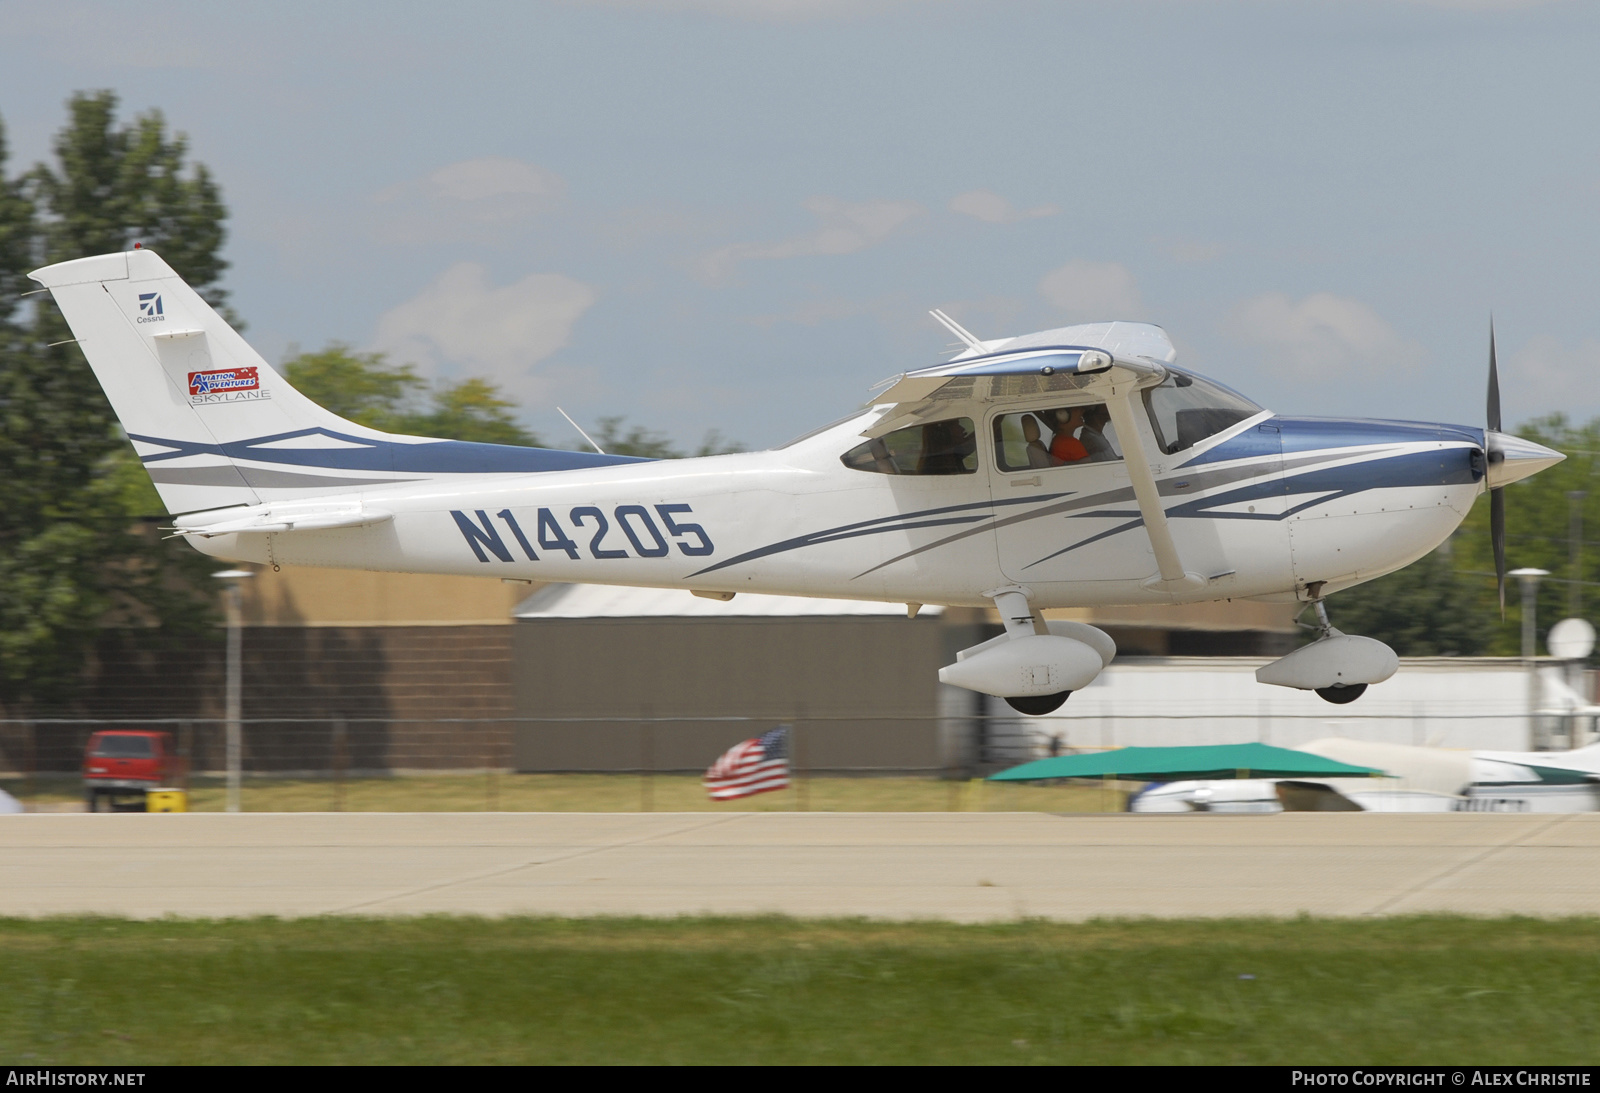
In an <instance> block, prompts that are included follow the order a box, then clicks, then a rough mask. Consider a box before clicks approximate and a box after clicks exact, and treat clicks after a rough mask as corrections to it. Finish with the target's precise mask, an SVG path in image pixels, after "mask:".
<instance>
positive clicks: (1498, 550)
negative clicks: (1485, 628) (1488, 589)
mask: <svg viewBox="0 0 1600 1093" xmlns="http://www.w3.org/2000/svg"><path fill="white" fill-rule="evenodd" d="M1504 493H1505V490H1504V489H1498V490H1490V491H1489V536H1490V538H1491V539H1493V540H1494V579H1495V584H1496V585H1498V586H1499V589H1500V621H1501V622H1505V621H1506V499H1505V497H1504Z"/></svg>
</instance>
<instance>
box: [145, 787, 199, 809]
mask: <svg viewBox="0 0 1600 1093" xmlns="http://www.w3.org/2000/svg"><path fill="white" fill-rule="evenodd" d="M144 810H145V811H146V812H188V811H189V795H188V794H187V793H185V792H184V791H183V790H181V789H150V790H146V791H145V795H144Z"/></svg>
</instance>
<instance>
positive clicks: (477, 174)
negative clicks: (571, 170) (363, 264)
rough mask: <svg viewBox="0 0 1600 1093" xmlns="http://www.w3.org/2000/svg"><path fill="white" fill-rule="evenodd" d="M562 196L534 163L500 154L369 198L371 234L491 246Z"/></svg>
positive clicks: (557, 181) (554, 180)
mask: <svg viewBox="0 0 1600 1093" xmlns="http://www.w3.org/2000/svg"><path fill="white" fill-rule="evenodd" d="M565 192H566V184H565V183H564V182H563V181H562V180H561V176H560V175H558V174H556V173H555V172H554V171H550V170H547V169H545V168H543V167H540V166H538V165H537V164H533V163H525V162H523V161H522V160H517V159H505V158H503V157H500V156H486V157H484V158H482V159H468V160H463V161H461V162H460V163H451V164H449V165H447V166H444V167H440V168H439V169H438V170H437V171H434V172H432V173H431V174H428V175H425V176H423V177H422V178H418V179H412V180H411V181H409V182H401V183H399V184H397V185H394V186H390V187H388V188H387V189H384V190H381V191H379V192H378V193H377V194H376V195H374V197H373V201H374V202H375V203H376V204H377V205H378V207H379V222H378V231H377V234H378V236H379V238H381V239H384V240H386V241H388V242H397V243H426V242H433V241H437V240H455V239H461V238H464V237H465V238H472V239H480V240H486V241H491V242H492V241H494V240H495V239H497V238H499V237H500V236H501V235H503V233H504V232H505V231H506V230H507V229H510V228H513V227H516V226H517V225H518V224H522V223H524V222H526V221H528V220H531V219H532V218H533V217H535V216H537V215H539V214H540V213H543V212H547V211H549V210H550V209H552V208H554V207H555V206H556V205H558V204H559V203H560V202H561V198H562V196H563V195H564V194H565Z"/></svg>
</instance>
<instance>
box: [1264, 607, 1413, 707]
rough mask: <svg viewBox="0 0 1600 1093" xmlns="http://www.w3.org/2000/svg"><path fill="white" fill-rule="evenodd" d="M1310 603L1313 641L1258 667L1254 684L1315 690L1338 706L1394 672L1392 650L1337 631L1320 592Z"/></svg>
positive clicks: (1397, 660) (1395, 664) (1396, 663)
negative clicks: (1314, 620)
mask: <svg viewBox="0 0 1600 1093" xmlns="http://www.w3.org/2000/svg"><path fill="white" fill-rule="evenodd" d="M1316 591H1318V592H1320V591H1321V589H1320V588H1317V589H1316ZM1311 606H1312V607H1313V608H1315V609H1316V613H1317V625H1316V627H1315V629H1316V630H1317V632H1318V634H1319V636H1318V638H1317V640H1316V641H1314V642H1312V643H1311V644H1310V645H1307V646H1305V647H1304V648H1300V649H1296V650H1295V651H1294V652H1292V653H1290V654H1289V655H1288V656H1286V657H1282V658H1280V659H1278V660H1275V661H1273V662H1272V663H1271V664H1268V665H1265V666H1264V667H1261V668H1258V669H1257V670H1256V681H1257V682H1258V683H1271V684H1273V685H1275V686H1279V687H1293V688H1295V689H1296V690H1301V691H1315V692H1317V695H1318V697H1320V698H1322V699H1323V700H1324V701H1327V702H1332V703H1334V704H1335V705H1340V706H1342V705H1344V704H1345V703H1347V702H1354V701H1355V700H1356V699H1358V698H1360V697H1361V696H1362V695H1363V694H1365V693H1366V690H1367V687H1368V686H1369V685H1371V684H1373V683H1382V682H1383V681H1384V680H1386V679H1388V678H1389V677H1390V676H1392V675H1394V673H1395V671H1396V670H1397V669H1398V668H1399V667H1400V658H1399V657H1397V656H1395V652H1394V650H1393V649H1391V648H1389V647H1388V646H1387V645H1385V644H1384V643H1383V642H1381V641H1376V640H1374V639H1373V638H1363V637H1356V636H1355V635H1352V634H1341V633H1340V632H1339V631H1338V630H1337V629H1335V627H1334V625H1333V624H1332V623H1330V622H1329V621H1328V609H1327V608H1326V607H1325V606H1324V605H1323V601H1322V597H1321V596H1320V595H1319V596H1317V597H1316V598H1315V599H1313V600H1312V601H1311Z"/></svg>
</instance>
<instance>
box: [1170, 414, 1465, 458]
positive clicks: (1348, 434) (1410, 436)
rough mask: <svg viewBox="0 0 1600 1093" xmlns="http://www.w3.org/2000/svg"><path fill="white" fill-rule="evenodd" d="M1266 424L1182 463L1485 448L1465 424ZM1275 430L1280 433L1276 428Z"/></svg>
mask: <svg viewBox="0 0 1600 1093" xmlns="http://www.w3.org/2000/svg"><path fill="white" fill-rule="evenodd" d="M1263 425H1265V426H1268V428H1263V427H1262V426H1256V427H1254V428H1250V429H1246V430H1245V431H1244V432H1242V433H1240V434H1239V435H1238V436H1233V437H1229V438H1228V439H1227V440H1224V441H1223V442H1222V443H1221V444H1218V445H1217V446H1216V447H1215V448H1210V449H1208V450H1206V451H1204V452H1201V453H1200V454H1199V455H1197V456H1195V457H1194V458H1193V459H1190V460H1188V461H1186V462H1184V463H1181V464H1179V466H1183V467H1193V466H1198V465H1199V464H1202V463H1220V462H1222V461H1224V460H1229V459H1252V458H1258V457H1261V456H1270V455H1276V454H1277V453H1278V452H1280V451H1281V452H1282V453H1283V454H1284V455H1292V454H1294V453H1296V452H1315V451H1325V450H1327V449H1329V448H1354V447H1361V446H1364V445H1370V444H1417V443H1426V442H1430V441H1441V440H1442V441H1447V442H1454V443H1457V444H1470V445H1472V446H1473V447H1475V448H1482V447H1483V430H1482V429H1474V428H1470V427H1468V426H1465V425H1446V424H1442V423H1434V422H1426V421H1382V420H1377V419H1371V418H1332V417H1273V418H1269V419H1268V420H1267V421H1266V422H1264V423H1263ZM1274 429H1276V432H1274V431H1273V430H1274Z"/></svg>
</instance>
